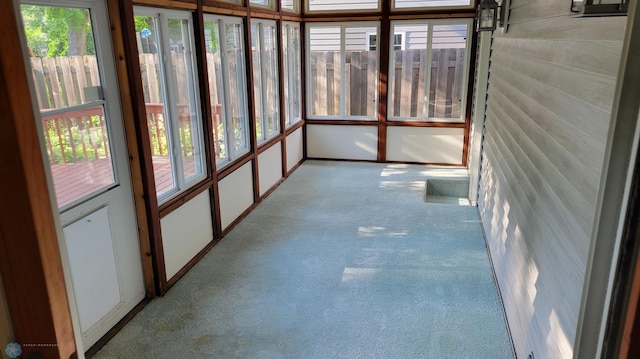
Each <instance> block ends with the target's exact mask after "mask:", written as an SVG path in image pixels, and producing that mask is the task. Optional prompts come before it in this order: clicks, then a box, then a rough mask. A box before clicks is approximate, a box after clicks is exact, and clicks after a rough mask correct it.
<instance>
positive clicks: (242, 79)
mask: <svg viewBox="0 0 640 359" xmlns="http://www.w3.org/2000/svg"><path fill="white" fill-rule="evenodd" d="M225 28H226V42H225V44H226V49H227V50H226V51H227V56H226V59H227V63H228V65H227V66H228V69H227V73H228V74H229V86H228V91H229V99H230V104H231V121H232V122H231V123H232V129H233V136H234V142H233V145H234V147H233V149H232V150H233V153H234V154H237V153H240V152H243V151H246V150H248V149H249V141H248V137H247V134H248V117H247V95H246V93H247V90H246V86H247V85H246V83H247V81H246V72H245V55H244V35H243V31H242V25H240V24H227V25H226V26H225Z"/></svg>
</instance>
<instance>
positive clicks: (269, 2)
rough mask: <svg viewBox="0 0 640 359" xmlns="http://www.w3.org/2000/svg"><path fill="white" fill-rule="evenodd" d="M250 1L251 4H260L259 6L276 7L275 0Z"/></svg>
mask: <svg viewBox="0 0 640 359" xmlns="http://www.w3.org/2000/svg"><path fill="white" fill-rule="evenodd" d="M249 3H250V4H251V5H258V6H264V7H269V8H274V7H275V6H274V4H275V3H274V1H273V0H250V1H249Z"/></svg>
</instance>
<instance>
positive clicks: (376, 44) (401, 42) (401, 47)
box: [367, 31, 406, 51]
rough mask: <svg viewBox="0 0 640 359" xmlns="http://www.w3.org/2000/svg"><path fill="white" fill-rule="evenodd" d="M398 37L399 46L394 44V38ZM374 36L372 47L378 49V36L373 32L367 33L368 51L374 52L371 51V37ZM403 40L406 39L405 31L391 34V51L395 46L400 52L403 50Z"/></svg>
mask: <svg viewBox="0 0 640 359" xmlns="http://www.w3.org/2000/svg"><path fill="white" fill-rule="evenodd" d="M398 35H400V44H396V43H395V42H396V38H395V37H396V36H398ZM372 36H375V39H376V43H375V44H374V45H373V46H374V49H377V48H378V36H377V34H374V33H373V32H367V48H368V49H369V51H375V50H371V46H372V45H371V37H372ZM405 38H406V31H400V32H394V33H393V49H394V50H395V49H396V48H395V47H396V46H400V50H404V49H405Z"/></svg>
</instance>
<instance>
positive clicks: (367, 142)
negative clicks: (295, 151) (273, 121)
mask: <svg viewBox="0 0 640 359" xmlns="http://www.w3.org/2000/svg"><path fill="white" fill-rule="evenodd" d="M307 156H308V157H310V158H326V159H347V160H371V161H375V160H376V159H377V158H378V127H377V126H349V125H307Z"/></svg>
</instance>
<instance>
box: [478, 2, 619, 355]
mask: <svg viewBox="0 0 640 359" xmlns="http://www.w3.org/2000/svg"><path fill="white" fill-rule="evenodd" d="M625 23H626V18H625V17H603V18H573V17H570V14H569V13H568V6H567V4H565V3H564V2H557V1H551V0H543V1H535V2H533V1H530V0H515V1H513V3H512V6H511V17H510V21H509V28H508V30H509V31H508V32H507V33H503V32H502V31H501V30H496V32H495V35H494V40H493V45H492V52H491V65H490V71H489V88H488V100H487V112H486V124H485V126H486V128H485V140H484V141H485V142H484V146H483V153H482V170H481V180H480V190H479V198H478V206H479V210H480V213H481V217H482V222H483V225H484V229H485V232H486V236H487V242H488V246H489V250H490V252H491V256H492V259H493V263H494V267H495V271H496V277H497V280H498V284H499V287H500V290H501V294H502V297H503V301H504V306H505V311H506V314H507V320H508V322H509V327H510V330H511V334H512V338H513V342H514V346H515V350H516V354H517V355H518V357H523V358H525V357H527V356H528V355H529V354H530V353H531V351H533V352H534V354H535V357H536V358H571V357H572V356H573V345H574V340H575V335H576V328H577V322H578V315H579V310H580V301H581V295H582V288H583V281H584V274H585V269H586V260H587V255H588V251H589V244H590V236H591V229H592V225H593V219H594V213H595V204H596V196H597V193H598V187H599V180H600V175H601V171H602V162H603V156H604V147H605V143H606V136H607V131H608V127H609V121H610V116H611V106H612V102H613V96H614V89H615V84H616V77H617V68H618V66H619V61H620V55H621V49H622V39H623V36H624V28H625Z"/></svg>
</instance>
